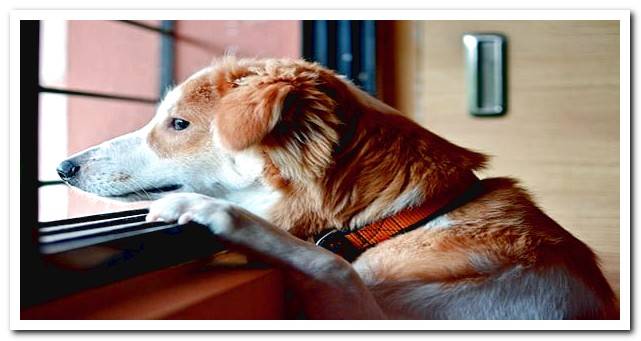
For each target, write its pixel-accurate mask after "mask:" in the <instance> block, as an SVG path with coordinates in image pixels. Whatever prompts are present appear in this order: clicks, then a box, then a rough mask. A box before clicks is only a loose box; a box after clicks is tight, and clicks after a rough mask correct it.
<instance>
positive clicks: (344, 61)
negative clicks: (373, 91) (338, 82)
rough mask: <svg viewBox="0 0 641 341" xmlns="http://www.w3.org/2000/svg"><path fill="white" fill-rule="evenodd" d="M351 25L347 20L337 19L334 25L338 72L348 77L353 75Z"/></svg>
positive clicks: (350, 77)
mask: <svg viewBox="0 0 641 341" xmlns="http://www.w3.org/2000/svg"><path fill="white" fill-rule="evenodd" d="M353 61H354V54H353V51H352V27H351V22H350V21H349V20H339V21H338V23H337V25H336V66H337V71H338V73H340V74H342V75H345V76H346V77H347V78H348V79H352V78H354V75H353V68H352V65H353Z"/></svg>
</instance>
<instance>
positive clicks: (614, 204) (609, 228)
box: [410, 21, 619, 294]
mask: <svg viewBox="0 0 641 341" xmlns="http://www.w3.org/2000/svg"><path fill="white" fill-rule="evenodd" d="M416 30H417V44H416V46H417V56H418V58H417V71H416V82H417V83H416V84H417V85H416V88H417V89H416V93H415V94H416V95H415V104H416V110H415V111H414V112H413V113H411V115H410V116H413V118H414V119H416V120H417V121H419V122H420V123H421V124H423V125H424V126H426V127H427V128H428V129H430V130H432V131H433V132H435V133H437V134H439V135H441V136H443V137H445V138H447V139H449V140H450V141H452V142H455V143H457V144H460V145H462V146H465V147H468V148H472V149H476V150H479V151H482V152H485V153H488V154H491V155H493V158H492V160H491V163H490V167H489V169H488V170H487V171H486V172H484V173H483V174H482V175H483V176H510V177H515V178H518V179H520V180H521V181H522V184H523V185H524V186H526V187H527V188H528V189H529V190H530V191H531V193H532V194H534V197H535V199H536V200H537V202H538V203H539V204H540V206H541V207H542V208H543V209H544V211H546V212H547V213H548V214H549V215H550V216H551V217H552V218H553V219H555V220H556V221H558V222H559V223H560V224H561V225H562V226H564V227H565V228H566V229H568V230H569V231H571V232H572V233H573V234H574V235H575V236H577V237H578V238H580V239H581V240H583V241H584V242H586V243H587V244H588V245H590V246H591V247H592V248H593V249H594V250H595V251H596V253H597V254H598V255H599V257H600V258H601V260H602V266H603V270H604V272H605V274H606V276H607V278H608V280H609V281H610V282H611V284H612V286H613V287H614V288H615V291H616V292H617V294H618V292H619V26H618V22H611V21H610V22H608V21H565V22H563V21H425V22H419V23H416ZM464 32H501V33H503V34H505V35H506V36H507V39H508V57H507V59H508V112H507V115H505V116H504V117H500V118H484V119H481V118H475V117H472V116H470V115H469V114H468V113H467V103H466V97H465V93H466V92H465V77H464V60H463V44H462V42H461V38H462V35H463V33H464ZM412 114H413V115H412Z"/></svg>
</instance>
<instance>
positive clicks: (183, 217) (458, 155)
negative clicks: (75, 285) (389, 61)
mask: <svg viewBox="0 0 641 341" xmlns="http://www.w3.org/2000/svg"><path fill="white" fill-rule="evenodd" d="M485 162H486V157H485V156H484V155H482V154H479V153H476V152H473V151H470V150H467V149H464V148H461V147H459V146H456V145H454V144H452V143H450V142H448V141H446V140H444V139H442V138H440V137H438V136H436V135H434V134H433V133H431V132H429V131H427V130H425V129H424V128H422V127H421V126H419V125H418V124H416V123H414V122H412V121H410V120H409V119H407V118H405V117H403V116H401V115H399V113H398V112H397V111H396V110H394V109H393V108H391V107H389V106H387V105H385V104H383V103H382V102H380V101H378V100H376V99H375V98H373V97H370V96H369V95H367V94H365V93H364V92H363V91H361V90H359V89H358V88H357V87H356V86H354V85H353V84H351V83H350V82H349V81H347V80H345V79H343V78H341V77H339V76H337V75H336V74H335V73H334V72H332V71H329V70H327V69H324V68H322V67H321V66H319V65H317V64H312V63H308V62H305V61H298V60H273V59H269V60H254V59H240V60H239V59H235V58H225V59H222V60H219V61H217V62H215V63H214V64H213V65H212V66H211V67H208V68H206V69H204V70H202V71H200V72H198V73H196V74H195V75H193V76H192V77H190V78H189V79H187V80H186V81H185V82H184V83H182V84H180V85H179V86H177V87H176V88H174V89H173V90H172V91H171V92H169V93H168V95H167V96H166V98H164V100H163V101H162V103H161V104H160V105H159V107H158V110H157V114H156V116H155V118H154V119H153V120H152V121H151V122H150V123H149V124H148V125H146V126H145V127H143V128H142V129H140V130H138V131H136V132H133V133H131V134H128V135H125V136H122V137H119V138H116V139H114V140H111V141H108V142H105V143H104V144H101V145H99V146H96V147H94V148H91V149H88V150H86V151H84V152H81V153H79V154H77V155H75V156H73V157H71V158H70V159H68V160H66V161H64V162H63V163H61V165H60V166H59V173H60V174H61V177H62V178H63V179H64V180H65V181H66V182H68V183H69V184H71V185H73V186H75V187H78V188H80V189H82V190H84V191H87V192H91V193H94V194H97V195H99V196H103V197H111V198H116V199H120V200H146V199H159V200H157V201H155V202H154V203H153V204H152V205H151V208H150V213H149V215H148V217H147V219H148V220H150V221H155V220H164V221H178V222H180V223H185V222H188V221H195V222H198V223H200V224H203V225H206V226H208V227H209V229H210V230H211V231H212V233H214V234H215V235H217V236H218V237H219V238H221V239H223V240H226V241H227V242H229V243H230V244H232V245H237V246H239V247H240V248H242V249H244V250H249V251H250V252H251V253H253V254H255V255H257V257H259V258H260V259H262V260H264V261H266V262H269V263H271V264H275V265H276V266H278V267H281V268H282V269H284V270H285V272H286V273H287V274H288V282H289V284H290V285H291V286H292V287H293V288H294V289H295V291H296V292H297V294H298V297H300V300H301V302H302V305H303V309H304V312H305V314H306V316H307V317H309V318H329V319H381V318H396V319H398V318H406V319H617V318H618V301H617V298H616V297H615V294H614V293H613V291H612V289H611V288H610V286H609V285H608V283H607V281H606V279H605V278H604V276H603V274H602V273H601V271H600V270H599V267H598V265H597V262H596V260H595V255H594V253H593V252H592V251H591V250H590V249H589V248H588V247H587V246H586V245H585V244H584V243H582V242H581V241H579V240H577V239H576V238H574V237H573V236H572V235H571V234H570V233H568V232H567V231H565V230H564V229H563V228H562V227H560V226H559V225H558V224H557V223H556V222H554V221H553V220H552V219H551V218H549V217H548V216H547V215H545V214H544V213H543V212H542V211H541V210H540V209H539V208H537V206H536V205H535V204H534V203H533V202H532V200H531V199H530V197H529V196H528V194H527V192H526V191H525V190H523V189H522V188H520V187H518V186H517V185H516V182H515V181H514V180H511V179H507V178H492V179H484V180H482V181H480V183H479V184H480V188H481V190H480V191H479V192H478V193H476V194H475V195H474V196H473V197H471V198H470V199H469V200H466V201H465V202H462V203H460V204H459V205H457V206H455V207H453V208H452V209H450V210H448V211H447V212H445V213H442V214H440V215H438V216H436V217H433V219H430V220H429V222H426V223H425V224H423V225H422V226H420V227H419V228H416V229H413V230H411V231H407V232H406V233H401V234H398V235H395V236H393V237H392V238H389V239H387V240H385V241H382V242H380V243H377V244H376V245H374V246H373V247H371V248H369V249H367V250H366V251H364V252H363V253H362V254H360V256H359V257H358V258H357V259H355V260H354V261H353V262H352V263H350V262H348V261H346V260H345V259H343V258H342V257H340V256H339V255H337V254H335V253H332V252H330V251H328V250H326V249H324V248H321V247H318V246H316V245H315V244H314V243H312V242H310V241H309V240H310V238H311V237H313V236H316V235H317V234H319V233H320V232H321V231H323V230H325V229H328V228H331V229H339V230H358V229H360V228H362V227H363V226H365V225H368V224H371V223H375V222H377V221H380V220H382V219H385V218H386V217H389V216H394V215H397V214H402V213H403V212H404V211H406V210H411V209H412V208H413V207H417V206H422V205H430V204H434V205H442V204H444V202H443V199H442V198H444V197H451V194H452V193H462V192H464V190H465V189H466V188H467V187H469V186H470V185H471V181H470V179H472V178H474V177H473V176H471V174H472V171H474V170H478V169H481V168H482V167H483V166H484V164H485Z"/></svg>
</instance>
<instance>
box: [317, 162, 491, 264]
mask: <svg viewBox="0 0 641 341" xmlns="http://www.w3.org/2000/svg"><path fill="white" fill-rule="evenodd" d="M470 183H471V184H470V185H469V186H468V187H464V190H463V191H454V192H452V193H449V194H446V195H443V196H442V197H441V198H440V199H437V200H431V201H428V202H425V203H423V204H421V205H420V206H416V207H411V208H408V209H405V210H403V211H400V212H398V213H396V214H394V215H391V216H389V217H386V218H383V219H381V220H378V221H375V222H373V223H370V224H368V225H365V226H364V227H362V228H360V229H358V230H356V231H341V230H336V229H332V230H324V231H323V232H321V233H320V234H318V235H316V236H315V237H314V240H315V242H316V245H318V246H320V247H323V248H325V249H327V250H329V251H332V252H333V253H335V254H337V255H339V256H341V257H343V258H345V259H346V260H347V261H349V262H353V261H354V260H355V259H356V258H358V256H360V255H361V254H362V253H363V252H365V250H367V249H369V248H371V247H373V246H375V245H376V244H378V243H380V242H382V241H385V240H387V239H390V238H392V237H394V236H397V235H399V234H403V233H407V232H409V231H412V230H414V229H416V228H418V227H421V226H423V225H425V224H427V223H428V222H430V221H431V220H432V219H434V218H436V217H438V216H440V215H443V214H445V213H447V212H449V211H451V210H453V209H455V208H457V207H459V206H461V205H463V204H464V203H466V202H468V201H469V200H471V199H472V198H474V197H475V196H476V195H477V194H479V193H480V190H481V181H480V180H479V179H478V178H477V177H476V176H475V175H473V174H472V175H471V181H470Z"/></svg>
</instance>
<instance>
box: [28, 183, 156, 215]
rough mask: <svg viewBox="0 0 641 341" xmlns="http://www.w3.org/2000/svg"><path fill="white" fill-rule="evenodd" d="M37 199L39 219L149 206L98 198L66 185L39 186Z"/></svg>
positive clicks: (143, 203) (146, 203)
mask: <svg viewBox="0 0 641 341" xmlns="http://www.w3.org/2000/svg"><path fill="white" fill-rule="evenodd" d="M39 200H40V204H39V213H38V220H39V221H52V220H60V219H66V218H73V217H81V216H86V215H92V214H98V213H107V212H114V211H125V210H133V209H137V208H145V207H148V206H149V202H142V201H141V202H135V203H123V202H118V201H114V200H109V199H105V198H100V197H97V196H94V195H91V194H87V193H84V192H82V191H79V190H77V189H74V188H71V187H68V186H66V185H53V186H44V187H41V188H40V190H39Z"/></svg>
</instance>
